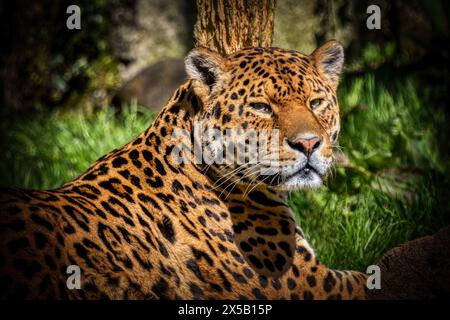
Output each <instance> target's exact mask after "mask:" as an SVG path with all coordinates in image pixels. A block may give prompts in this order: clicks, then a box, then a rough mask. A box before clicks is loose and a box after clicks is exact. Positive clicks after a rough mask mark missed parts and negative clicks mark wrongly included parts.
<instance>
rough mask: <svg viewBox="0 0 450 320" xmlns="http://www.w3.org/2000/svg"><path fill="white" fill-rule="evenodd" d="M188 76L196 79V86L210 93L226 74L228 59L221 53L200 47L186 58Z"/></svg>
mask: <svg viewBox="0 0 450 320" xmlns="http://www.w3.org/2000/svg"><path fill="white" fill-rule="evenodd" d="M184 62H185V67H186V73H187V75H188V78H189V79H191V80H194V87H196V89H198V90H199V91H206V93H207V94H210V93H211V92H213V91H214V89H215V88H216V86H217V84H219V83H220V82H221V80H222V79H223V78H224V76H225V74H226V59H225V58H224V57H222V56H221V55H220V54H219V53H217V52H214V51H212V50H209V49H207V48H203V47H198V48H195V49H193V50H191V52H189V54H188V55H187V57H186V58H185V60H184Z"/></svg>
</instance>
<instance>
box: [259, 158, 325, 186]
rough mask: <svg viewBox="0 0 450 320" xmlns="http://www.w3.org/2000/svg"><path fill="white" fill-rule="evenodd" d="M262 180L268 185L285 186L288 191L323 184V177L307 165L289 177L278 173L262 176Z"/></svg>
mask: <svg viewBox="0 0 450 320" xmlns="http://www.w3.org/2000/svg"><path fill="white" fill-rule="evenodd" d="M261 179H262V180H263V181H264V182H265V183H266V184H268V185H271V186H279V187H283V186H284V185H285V186H287V188H288V189H302V188H305V187H308V188H314V187H317V186H320V185H321V183H322V175H321V174H320V173H319V172H318V171H317V170H316V169H315V168H314V167H312V166H311V165H310V164H306V165H305V166H304V167H302V168H300V169H298V170H297V171H295V172H294V173H291V174H289V175H284V174H283V173H282V172H278V173H275V174H271V175H262V176H261Z"/></svg>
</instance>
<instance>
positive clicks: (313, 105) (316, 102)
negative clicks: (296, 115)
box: [309, 98, 323, 110]
mask: <svg viewBox="0 0 450 320" xmlns="http://www.w3.org/2000/svg"><path fill="white" fill-rule="evenodd" d="M322 102H323V99H322V98H318V99H312V100H311V101H310V102H309V105H310V107H311V109H312V110H314V109H316V108H317V107H318V106H320V105H321V104H322Z"/></svg>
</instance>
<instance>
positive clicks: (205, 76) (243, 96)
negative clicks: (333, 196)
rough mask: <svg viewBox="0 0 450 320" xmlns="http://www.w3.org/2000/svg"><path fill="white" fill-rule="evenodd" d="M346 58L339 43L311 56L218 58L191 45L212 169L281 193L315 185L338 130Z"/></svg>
mask: <svg viewBox="0 0 450 320" xmlns="http://www.w3.org/2000/svg"><path fill="white" fill-rule="evenodd" d="M343 61H344V53H343V48H342V46H341V45H340V44H339V43H338V42H337V41H329V42H327V43H325V44H324V45H322V46H321V47H319V48H317V49H316V50H315V51H314V52H313V53H312V54H310V55H305V54H302V53H299V52H295V51H289V50H283V49H279V48H249V49H244V50H242V51H239V52H236V53H234V54H232V55H229V56H227V57H223V56H221V55H219V54H218V53H215V52H213V51H210V50H208V49H205V48H196V49H193V50H192V51H191V52H190V53H189V55H188V56H187V57H186V70H187V74H188V76H189V78H190V79H192V80H193V82H192V85H193V88H194V91H195V93H196V95H197V96H198V97H199V99H200V100H201V102H202V108H201V111H200V112H199V113H198V114H197V115H196V120H198V121H197V124H199V125H200V127H201V128H200V131H201V133H202V134H203V135H200V136H202V137H203V139H202V141H201V145H202V146H203V154H202V155H203V160H204V162H205V164H206V165H208V166H209V170H211V172H212V173H213V174H216V175H218V176H219V177H227V179H228V182H237V181H240V182H242V183H248V184H256V183H265V184H267V185H270V186H272V187H274V188H276V189H280V190H296V189H304V188H316V187H318V186H320V185H321V183H322V181H323V179H324V178H325V177H326V175H327V173H328V172H329V170H330V167H331V165H332V158H333V145H334V144H336V142H337V138H338V135H339V127H340V122H339V106H338V101H337V97H336V89H337V86H338V82H339V76H340V73H341V70H342V66H343ZM228 177H229V178H228ZM231 177H232V179H231Z"/></svg>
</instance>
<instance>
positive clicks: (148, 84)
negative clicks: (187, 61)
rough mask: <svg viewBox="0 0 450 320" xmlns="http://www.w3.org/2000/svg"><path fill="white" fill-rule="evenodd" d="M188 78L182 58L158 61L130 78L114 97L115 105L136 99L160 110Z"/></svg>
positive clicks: (153, 108) (140, 103)
mask: <svg viewBox="0 0 450 320" xmlns="http://www.w3.org/2000/svg"><path fill="white" fill-rule="evenodd" d="M185 80H186V73H185V70H184V62H183V60H182V59H169V60H165V61H161V62H158V63H156V64H154V65H152V66H149V67H147V68H145V69H143V70H142V71H141V72H139V73H138V74H137V75H136V76H134V77H133V78H131V79H130V80H128V81H127V82H126V83H125V84H124V85H123V86H122V87H121V88H120V89H119V90H118V93H117V94H116V96H115V97H114V99H113V104H114V105H121V104H123V103H131V102H133V101H136V102H137V103H138V104H139V105H142V106H145V107H148V108H149V109H151V110H153V111H155V112H156V111H159V110H160V109H161V108H162V107H163V106H164V105H165V103H166V102H167V100H168V99H169V98H170V96H171V95H172V94H173V93H174V92H175V90H176V89H177V88H178V86H179V85H180V84H181V83H183V82H184V81H185Z"/></svg>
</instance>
